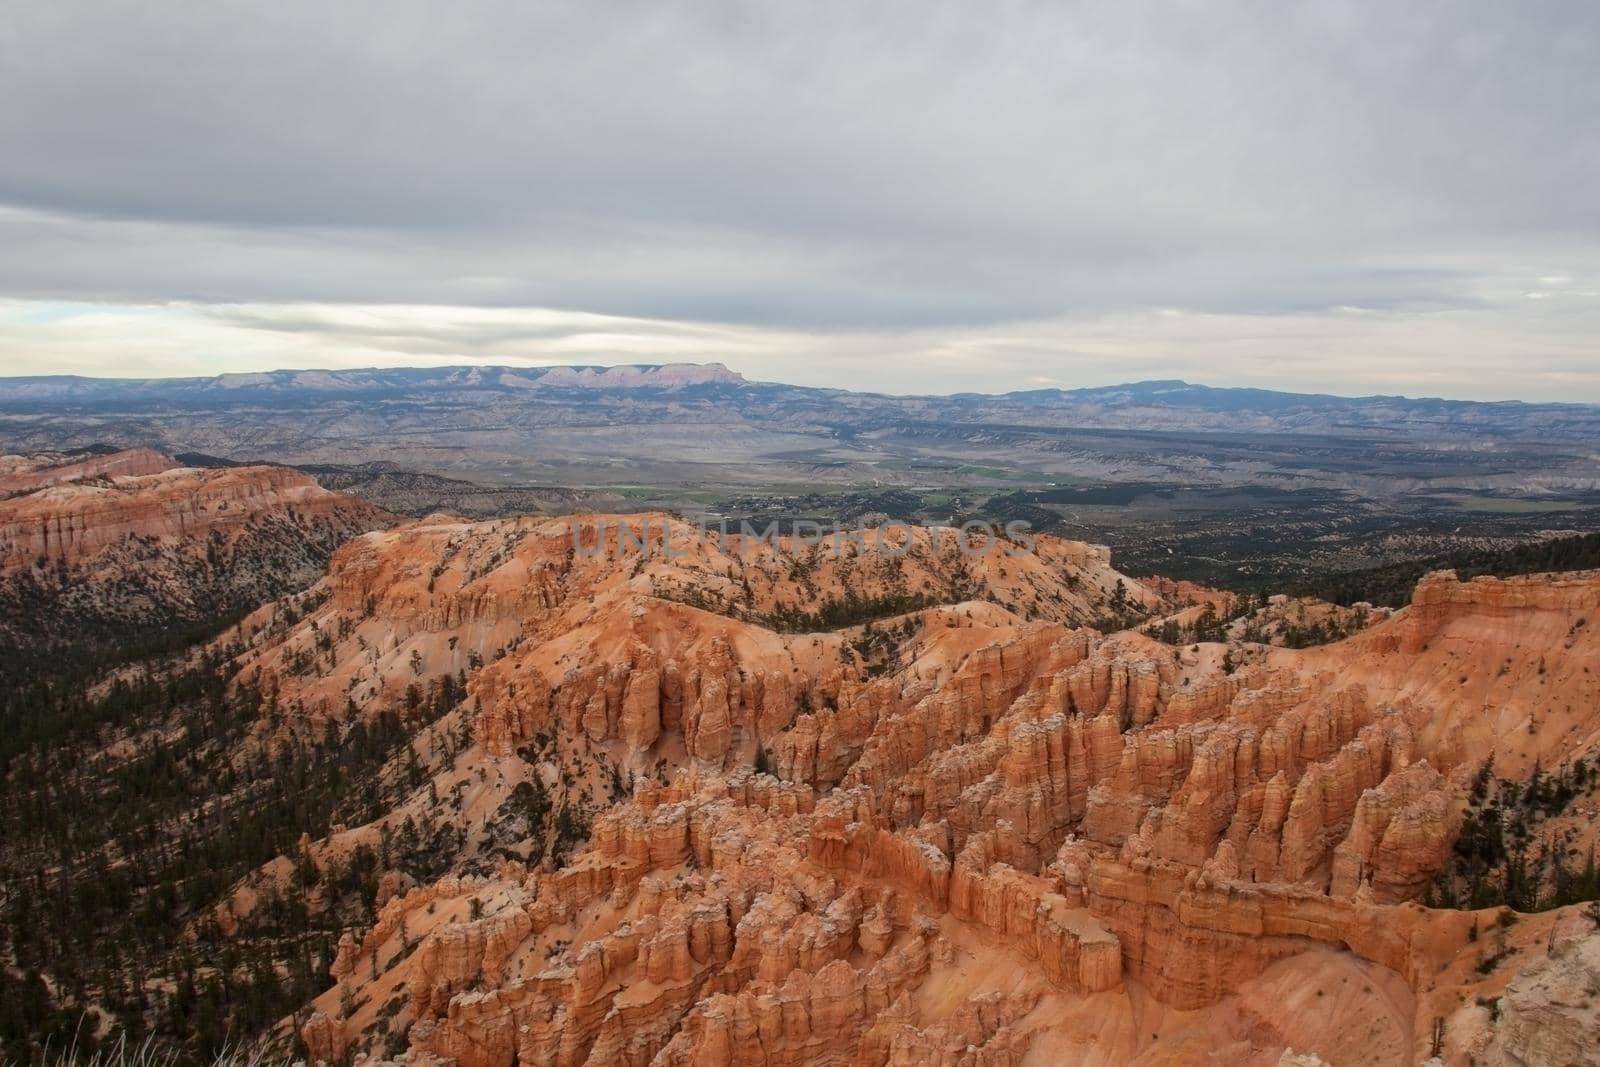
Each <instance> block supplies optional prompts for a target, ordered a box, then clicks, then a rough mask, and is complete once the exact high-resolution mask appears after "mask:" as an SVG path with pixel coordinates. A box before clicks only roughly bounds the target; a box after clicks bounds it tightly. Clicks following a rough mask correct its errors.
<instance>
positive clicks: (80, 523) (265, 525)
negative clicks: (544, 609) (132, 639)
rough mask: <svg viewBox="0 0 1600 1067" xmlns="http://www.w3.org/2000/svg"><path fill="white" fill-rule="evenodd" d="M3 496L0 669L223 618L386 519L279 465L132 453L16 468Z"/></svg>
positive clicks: (291, 583) (276, 590)
mask: <svg viewBox="0 0 1600 1067" xmlns="http://www.w3.org/2000/svg"><path fill="white" fill-rule="evenodd" d="M9 484H11V485H12V486H13V487H15V486H18V485H26V486H29V488H26V489H19V490H16V491H15V492H13V493H12V495H10V496H5V497H4V498H3V499H0V674H9V673H12V672H13V671H20V670H23V669H27V668H28V667H29V666H30V665H31V666H32V667H40V666H43V665H45V664H48V663H50V662H66V663H72V662H74V661H75V660H76V659H77V657H78V656H79V655H80V654H82V653H92V652H94V651H95V650H97V649H99V648H102V647H109V646H115V645H118V644H119V643H120V644H122V645H126V644H127V643H128V641H129V635H130V634H137V635H138V640H139V642H140V643H141V644H142V643H144V642H147V641H149V640H151V639H152V638H154V637H159V636H160V635H161V634H164V633H166V634H170V633H173V632H176V631H179V630H181V629H183V628H186V627H195V626H206V625H219V624H221V622H222V621H223V620H225V619H228V618H231V617H234V616H237V615H240V614H242V613H244V612H245V611H248V610H249V609H251V608H254V607H256V606H257V605H260V604H262V603H263V602H266V601H269V600H272V599H273V598H275V597H279V596H282V595H284V594H285V593H289V592H294V591H298V590H301V589H304V588H306V587H307V586H310V585H312V584H313V583H314V582H316V581H317V580H318V579H319V578H320V577H321V576H322V574H323V569H324V567H325V566H326V564H327V562H328V559H329V555H330V553H331V552H332V551H333V550H334V549H335V548H336V547H337V546H338V545H340V544H341V543H343V542H344V541H346V540H348V539H350V538H351V537H354V536H356V535H358V534H360V533H362V532H364V531H367V530H372V529H374V528H377V527H380V526H384V525H387V524H388V523H389V522H390V521H391V517H390V516H388V515H387V514H385V513H384V512H381V511H379V510H378V509H376V508H374V507H372V506H371V505H370V504H367V503H365V502H363V501H360V500H357V499H354V498H352V497H347V496H344V495H342V494H339V493H332V492H329V491H327V490H325V489H322V488H321V487H319V486H318V485H317V484H316V483H315V482H313V481H312V480H311V479H310V478H309V477H307V476H306V475H304V474H301V473H299V472H297V471H291V470H286V469H283V468H279V467H230V468H225V469H207V470H196V469H189V468H180V467H177V466H176V465H175V464H174V463H173V462H172V461H171V460H169V459H167V458H166V457H164V456H161V455H159V454H157V453H152V452H148V451H145V450H134V451H132V452H128V453H116V454H113V455H109V456H101V457H96V458H94V459H91V460H84V461H80V462H77V463H73V464H68V465H66V466H64V467H63V466H46V467H41V468H33V469H30V470H28V471H27V472H25V474H24V475H15V474H14V475H12V476H11V477H10V479H9Z"/></svg>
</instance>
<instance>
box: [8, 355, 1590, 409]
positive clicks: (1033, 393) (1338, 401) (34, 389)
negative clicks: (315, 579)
mask: <svg viewBox="0 0 1600 1067" xmlns="http://www.w3.org/2000/svg"><path fill="white" fill-rule="evenodd" d="M701 387H713V388H715V387H735V388H740V389H752V390H771V389H778V390H795V391H801V392H806V393H813V394H830V393H849V394H852V395H856V396H864V397H875V398H879V399H882V400H885V401H896V400H900V401H922V402H934V403H937V402H940V401H944V402H948V403H951V404H957V405H967V404H972V403H985V402H1005V401H1011V402H1015V403H1018V404H1022V405H1029V406H1032V405H1052V404H1061V405H1079V404H1094V405H1101V406H1107V407H1128V406H1158V407H1160V406H1165V407H1174V408H1200V409H1216V410H1252V411H1285V410H1294V409H1326V408H1337V409H1347V410H1353V409H1360V408H1363V407H1368V406H1372V405H1383V406H1389V407H1400V408H1406V409H1422V410H1451V409H1454V410H1463V411H1465V410H1474V409H1486V408H1493V409H1514V410H1518V411H1524V412H1527V411H1536V410H1540V409H1546V408H1555V409H1565V410H1572V409H1577V410H1585V409H1588V410H1594V411H1600V405H1595V404H1581V403H1553V402H1532V401H1522V400H1494V401H1479V400H1452V399H1445V398H1441V397H1408V396H1402V395H1398V394H1371V395H1365V396H1340V395H1336V394H1331V393H1295V392H1287V391H1280V390H1273V389H1260V388H1256V387H1250V386H1212V385H1199V384H1195V383H1193V382H1188V381H1184V380H1183V379H1181V378H1157V379H1147V380H1141V381H1134V382H1123V383H1118V384H1113V385H1104V386H1083V387H1080V388H1076V389H1059V388H1050V389H1021V390H1010V391H1006V392H999V393H980V392H960V393H952V394H918V393H903V394H889V393H874V392H858V391H855V390H849V389H824V388H819V387H815V386H801V385H789V384H785V383H780V382H766V381H753V380H751V379H748V378H746V377H745V376H744V375H742V374H740V373H739V372H737V371H734V370H730V369H729V368H728V367H727V366H726V365H724V364H722V363H715V362H714V363H641V364H617V365H611V366H600V365H583V364H571V365H565V364H564V365H557V366H548V367H514V366H476V365H464V366H445V367H363V368H356V369H348V370H329V369H314V368H313V369H284V370H273V371H259V372H243V373H229V374H219V375H213V376H209V377H207V376H198V377H182V378H96V377H88V376H83V375H75V374H64V375H33V376H24V377H0V405H6V406H11V405H22V404H44V405H51V404H75V403H95V402H108V401H109V402H116V401H134V400H166V401H183V400H195V399H200V398H206V399H222V398H233V399H239V400H251V399H258V398H261V397H262V396H264V395H271V396H278V397H282V396H285V395H289V394H296V393H301V394H316V395H335V396H352V397H353V396H361V395H382V394H404V393H408V392H412V391H415V390H420V389H457V390H466V391H477V390H487V391H521V390H541V391H548V390H563V389H575V390H594V391H604V390H612V389H616V390H665V391H673V390H686V389H697V388H701Z"/></svg>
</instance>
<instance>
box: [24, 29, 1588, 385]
mask: <svg viewBox="0 0 1600 1067" xmlns="http://www.w3.org/2000/svg"><path fill="white" fill-rule="evenodd" d="M1287 7H1288V5H1280V4H1276V3H1267V2H1262V3H1237V4H1210V3H1206V4H1202V3H1162V4H1148V5H1146V4H1133V3H1126V2H1117V3H1078V4H1073V3H998V4H975V3H969V4H954V3H927V2H918V3H885V4H871V5H864V4H859V3H845V2H828V0H822V2H817V3H806V4H765V3H762V4H755V3H750V4H744V3H726V2H724V3H715V2H714V3H645V2H620V0H618V2H610V3H593V2H584V3H543V4H527V3H503V4H502V3H469V4H462V5H452V6H450V7H449V8H440V7H438V6H437V5H423V4H420V3H409V2H391V3H381V4H378V3H373V4H346V5H337V6H335V5H312V4H304V5H300V4H288V3H271V4H268V3H218V4H197V5H181V6H180V5H152V4H149V3H147V2H146V3H104V2H99V3H78V2H74V0H48V2H47V0H25V2H24V3H21V4H17V5H12V7H11V8H10V9H8V12H7V17H6V19H5V20H4V21H3V22H0V205H3V207H0V294H4V295H8V296H11V297H16V298H26V299H34V300H62V299H70V300H87V301H104V302H136V303H138V302H153V301H156V302H159V301H172V300H177V301H192V302H199V303H208V302H216V303H229V304H231V303H240V302H245V303H252V304H254V303H265V304H272V303H284V304H293V303H300V302H323V303H328V302H334V303H337V302H352V303H362V304H379V303H383V304H426V305H459V306H483V307H554V308H563V309H572V310H580V311H589V312H596V313H604V314H610V315H623V316H641V317H648V318H654V319H659V320H686V321H697V322H708V321H710V322H726V323H735V324H741V325H746V326H753V327H761V328H767V329H771V330H779V331H781V330H805V331H818V330H821V331H840V330H844V331H854V332H856V333H858V334H873V335H877V336H881V337H882V338H883V339H884V344H885V346H886V351H888V352H889V353H891V354H892V353H895V352H900V353H909V352H912V351H914V350H915V344H914V343H913V342H912V341H911V340H908V338H910V337H911V336H912V335H914V334H917V333H918V332H919V331H925V330H930V329H948V330H970V329H976V328H982V327H985V326H994V325H998V324H1005V323H1017V322H1031V323H1037V322H1041V321H1048V322H1055V321H1060V320H1063V319H1067V320H1084V319H1098V318H1100V317H1104V316H1108V315H1116V314H1119V313H1123V312H1138V311H1140V310H1151V309H1157V308H1181V309H1185V310H1188V311H1191V312H1197V313H1214V314H1216V315H1223V316H1239V315H1247V316H1249V315H1254V316H1260V315H1294V316H1303V315H1305V314H1307V313H1310V312H1318V311H1322V312H1327V313H1329V314H1333V313H1334V312H1333V311H1332V309H1338V308H1345V307H1359V308H1367V309H1373V310H1377V311H1381V312H1383V313H1386V314H1405V315H1411V316H1416V317H1417V318H1416V319H1415V321H1417V322H1426V321H1427V319H1426V316H1429V315H1433V314H1436V313H1439V312H1445V311H1453V310H1473V309H1477V310H1485V309H1494V310H1496V311H1497V312H1499V313H1502V314H1504V315H1514V314H1520V313H1521V312H1522V311H1523V310H1525V303H1526V301H1524V298H1523V296H1522V293H1523V292H1524V291H1525V290H1527V289H1529V288H1530V287H1534V286H1535V283H1536V280H1537V279H1538V278H1540V277H1550V276H1573V277H1580V278H1582V277H1588V278H1592V277H1595V276H1596V275H1597V274H1600V199H1597V198H1596V197H1595V196H1594V193H1593V190H1594V188H1595V187H1596V183H1597V179H1600V127H1597V125H1596V123H1595V122H1594V115H1596V114H1597V113H1600V75H1597V74H1596V71H1600V8H1597V7H1596V5H1593V4H1590V3H1587V2H1585V0H1571V2H1566V3H1538V2H1534V3H1529V4H1521V5H1515V6H1508V5H1504V4H1499V3H1491V2H1488V0H1481V2H1480V0H1467V2H1448V3H1446V2H1438V3H1418V4H1405V5H1396V4H1387V3H1376V2H1371V3H1368V2H1363V3H1336V2H1323V3H1313V4H1307V5H1295V7H1294V10H1292V11H1290V10H1286V8H1287ZM1572 299H1578V298H1577V297H1573V298H1572ZM1579 318H1580V319H1581V320H1582V321H1584V322H1585V323H1587V322H1589V321H1591V319H1590V317H1589V316H1579ZM1575 321H1576V320H1575ZM1337 332H1338V331H1333V332H1332V333H1330V334H1329V336H1333V335H1334V334H1335V333H1337ZM1431 347H1432V346H1431V345H1430V344H1427V343H1422V344H1419V347H1418V350H1417V351H1418V352H1419V353H1420V355H1421V357H1422V358H1427V354H1428V352H1429V351H1431ZM1224 355H1225V353H1224ZM780 376H782V375H781V374H780ZM1113 376H1114V375H1112V374H1109V373H1108V374H1107V375H1104V376H1103V377H1113Z"/></svg>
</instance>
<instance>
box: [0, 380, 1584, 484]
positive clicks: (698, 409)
mask: <svg viewBox="0 0 1600 1067" xmlns="http://www.w3.org/2000/svg"><path fill="white" fill-rule="evenodd" d="M914 380H915V379H908V381H914ZM1597 440H1600V405H1577V404H1529V403H1520V402H1514V401H1513V402H1500V403H1483V402H1474V401H1459V400H1439V399H1410V398H1404V397H1385V396H1374V397H1359V398H1351V397H1332V396H1325V395H1309V394H1296V393H1277V392H1272V391H1269V390H1262V389H1223V388H1214V387H1211V386H1203V385H1193V384H1190V383H1187V382H1182V381H1174V380H1156V381H1145V382H1132V383H1127V384H1123V385H1114V386H1105V387H1095V388H1086V389H1075V390H1055V389H1048V390H1028V391H1022V392H1011V393H997V394H987V393H961V394H955V395H951V396H910V395H907V396H891V395H887V394H883V393H869V392H856V391H852V390H848V389H821V388H815V387H809V386H798V385H785V384H781V383H776V382H759V381H751V380H748V379H746V378H744V377H743V376H742V375H740V374H737V373H735V372H734V371H731V370H729V369H728V368H727V367H725V366H723V365H722V364H720V363H653V364H641V365H637V366H616V367H596V366H556V367H535V368H525V367H520V368H519V367H476V366H472V367H461V366H457V367H424V368H418V367H402V368H392V369H381V368H368V369H354V370H280V371H270V372H264V373H259V374H229V375H222V376H218V377H212V378H177V379H97V378H78V377H71V376H60V377H34V378H0V452H5V451H12V452H43V451H54V450H60V449H82V448H86V447H89V446H94V445H111V446H115V447H117V448H135V447H144V448H151V449H155V450H156V451H159V452H162V453H164V454H166V455H176V454H179V453H185V454H187V453H199V454H204V455H207V456H211V457H215V458H216V459H218V460H229V461H249V462H263V461H265V462H271V463H280V464H287V465H293V466H307V465H339V466H348V465H355V466H360V465H362V464H367V463H374V462H392V463H395V464H398V465H399V466H400V467H402V468H404V469H405V470H409V471H416V472H421V473H427V474H436V475H442V476H445V477H449V478H458V479H466V480H469V481H475V482H479V483H481V484H485V485H494V486H507V485H523V486H527V485H540V486H565V487H572V488H579V489H593V488H597V487H616V488H621V489H627V488H628V487H638V486H661V485H679V486H689V487H695V488H696V489H699V488H704V487H707V486H713V485H718V486H758V487H759V486H794V485H800V486H807V487H811V486H815V485H818V484H831V485H855V486H861V485H868V486H879V487H887V486H905V487H916V486H924V487H925V486H929V485H968V484H973V483H974V482H975V481H976V482H978V483H982V484H984V485H992V486H1007V487H1024V488H1039V487H1041V486H1042V487H1044V488H1049V487H1050V486H1053V485H1057V484H1074V483H1084V482H1087V483H1091V484H1116V483H1128V482H1140V483H1153V482H1170V483H1175V484H1179V485H1211V486H1219V485H1255V486H1261V485H1267V486H1272V487H1275V488H1280V489H1287V488H1308V487H1315V488H1323V489H1336V490H1352V491H1355V492H1359V493H1363V494H1368V495H1392V494H1394V493H1397V492H1407V491H1414V490H1419V489H1426V490H1429V491H1437V490H1441V489H1454V488H1468V489H1471V490H1473V491H1495V492H1501V491H1506V492H1515V493H1529V492H1531V493H1536V494H1543V493H1549V492H1553V491H1555V492H1570V491H1582V492H1589V491H1594V492H1600V462H1597V460H1596V456H1595V450H1594V442H1595V441H1597Z"/></svg>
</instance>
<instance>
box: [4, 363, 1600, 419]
mask: <svg viewBox="0 0 1600 1067" xmlns="http://www.w3.org/2000/svg"><path fill="white" fill-rule="evenodd" d="M562 367H565V368H576V369H586V370H587V369H603V370H605V369H613V368H625V367H723V368H724V369H726V370H728V371H730V372H732V373H734V374H737V375H739V376H740V377H741V378H743V379H744V380H745V381H746V382H747V383H749V384H753V385H786V386H798V387H801V388H823V389H840V390H843V391H845V392H854V393H871V394H880V395H884V396H892V397H948V396H957V395H981V396H1001V395H1005V394H1008V393H1021V392H1029V391H1038V390H1048V389H1059V390H1060V391H1062V392H1088V391H1104V390H1113V389H1119V388H1131V387H1134V386H1141V385H1159V384H1167V383H1173V384H1179V385H1183V386H1188V387H1191V388H1199V389H1210V390H1218V391H1228V390H1240V391H1246V390H1263V391H1268V392H1278V393H1283V394H1287V395H1299V396H1308V397H1309V396H1320V397H1332V398H1335V399H1341V400H1368V399H1378V398H1386V399H1387V398H1393V399H1400V400H1412V401H1431V400H1443V401H1452V402H1464V403H1485V404H1494V403H1515V404H1570V405H1574V406H1579V407H1594V406H1600V402H1595V401H1586V400H1550V401H1544V400H1528V399H1525V398H1522V397H1514V396H1508V397H1494V398H1487V399H1485V398H1478V397H1459V396H1444V395H1422V394H1409V393H1377V392H1366V393H1355V392H1337V391H1331V390H1316V391H1309V390H1293V389H1264V387H1262V386H1252V385H1236V384H1233V383H1230V382H1219V381H1197V380H1195V379H1194V378H1192V377H1187V378H1186V377H1174V378H1128V379H1123V380H1118V381H1110V380H1107V381H1100V382H1091V383H1089V384H1085V385H1074V386H1060V387H1057V386H1032V387H1028V388H1023V389H959V390H948V391H943V392H933V391H914V390H913V391H908V390H903V389H902V390H894V389H867V388H851V387H849V386H841V385H818V384H815V383H809V382H802V381H791V380H788V379H784V378H767V377H759V376H757V375H753V374H749V373H746V372H744V371H742V370H740V369H739V368H738V367H736V366H731V365H729V364H727V363H726V362H725V361H722V360H670V361H665V362H661V361H654V362H652V361H649V360H643V359H641V360H629V361H627V362H620V363H538V364H535V363H495V362H490V361H483V362H471V363H462V362H441V363H394V364H385V365H372V366H349V367H329V366H314V365H313V366H303V367H287V366H280V367H266V368H262V369H259V370H244V371H219V372H217V373H215V374H162V375H149V376H146V375H133V374H78V373H75V372H72V371H57V372H55V373H44V374H0V381H7V380H27V379H50V378H73V379H78V380H82V381H109V382H151V381H171V382H178V381H205V380H208V379H215V378H230V377H248V376H251V375H272V374H359V373H362V372H373V373H381V372H384V371H403V370H475V369H480V370H489V369H494V370H511V371H544V370H551V369H555V368H562Z"/></svg>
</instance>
